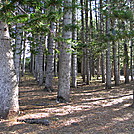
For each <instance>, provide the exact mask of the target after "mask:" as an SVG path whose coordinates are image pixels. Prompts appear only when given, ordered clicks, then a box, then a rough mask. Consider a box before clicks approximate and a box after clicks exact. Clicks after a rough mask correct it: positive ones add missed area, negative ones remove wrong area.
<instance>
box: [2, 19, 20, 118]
mask: <svg viewBox="0 0 134 134" xmlns="http://www.w3.org/2000/svg"><path fill="white" fill-rule="evenodd" d="M10 43H11V42H10V36H9V32H8V26H7V25H6V24H5V23H3V22H2V21H0V118H4V119H6V118H11V117H14V116H16V115H17V114H18V112H19V104H18V83H17V77H16V74H15V68H14V61H13V52H12V48H11V45H10Z"/></svg>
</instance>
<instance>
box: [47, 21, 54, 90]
mask: <svg viewBox="0 0 134 134" xmlns="http://www.w3.org/2000/svg"><path fill="white" fill-rule="evenodd" d="M54 31H55V24H54V22H51V24H50V32H51V33H49V36H48V55H47V64H46V79H45V90H47V91H52V90H53V89H52V81H53V77H54V49H55V42H54V39H53V36H54Z"/></svg>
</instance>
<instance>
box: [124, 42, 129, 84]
mask: <svg viewBox="0 0 134 134" xmlns="http://www.w3.org/2000/svg"><path fill="white" fill-rule="evenodd" d="M124 57H125V59H124V75H125V83H129V57H128V48H127V44H126V42H125V43H124Z"/></svg>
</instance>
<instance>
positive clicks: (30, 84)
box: [0, 76, 134, 134]
mask: <svg viewBox="0 0 134 134" xmlns="http://www.w3.org/2000/svg"><path fill="white" fill-rule="evenodd" d="M55 79H56V80H55V81H54V82H55V83H54V88H55V89H54V92H52V93H49V92H44V91H43V86H42V87H38V86H37V84H36V82H35V80H34V79H33V78H32V77H31V76H30V77H29V76H25V77H24V78H23V81H22V83H21V84H20V99H19V100H20V115H19V117H18V119H27V118H39V119H40V118H41V119H47V120H49V121H50V125H49V126H43V125H40V124H27V123H23V122H17V121H16V119H14V120H11V121H5V120H3V121H1V125H0V132H1V133H0V134H2V133H3V134H6V133H9V134H10V133H15V134H23V133H26V134H133V133H134V123H133V122H134V112H133V111H134V110H133V108H130V107H129V106H130V105H131V104H132V90H133V88H134V83H132V82H131V84H127V85H124V84H121V86H120V87H119V86H118V87H114V86H113V87H112V89H111V90H106V89H105V87H104V84H101V83H100V80H97V81H96V80H93V81H92V82H91V84H90V85H89V86H87V85H83V84H81V80H80V79H79V86H78V88H76V89H74V88H72V89H71V102H70V103H56V96H57V89H56V88H57V85H56V84H57V78H55ZM24 81H25V82H24Z"/></svg>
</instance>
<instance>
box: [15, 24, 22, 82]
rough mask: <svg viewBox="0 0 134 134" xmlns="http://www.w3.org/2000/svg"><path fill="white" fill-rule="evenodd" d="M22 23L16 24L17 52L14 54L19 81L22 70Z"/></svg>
mask: <svg viewBox="0 0 134 134" xmlns="http://www.w3.org/2000/svg"><path fill="white" fill-rule="evenodd" d="M21 26H22V24H20V23H19V24H17V26H16V34H17V35H16V39H15V54H14V62H15V70H16V75H17V80H18V82H19V81H20V72H21V71H20V70H21V66H20V63H21V49H22V44H21V41H22V39H21V38H22V37H21V34H22V30H21Z"/></svg>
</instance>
